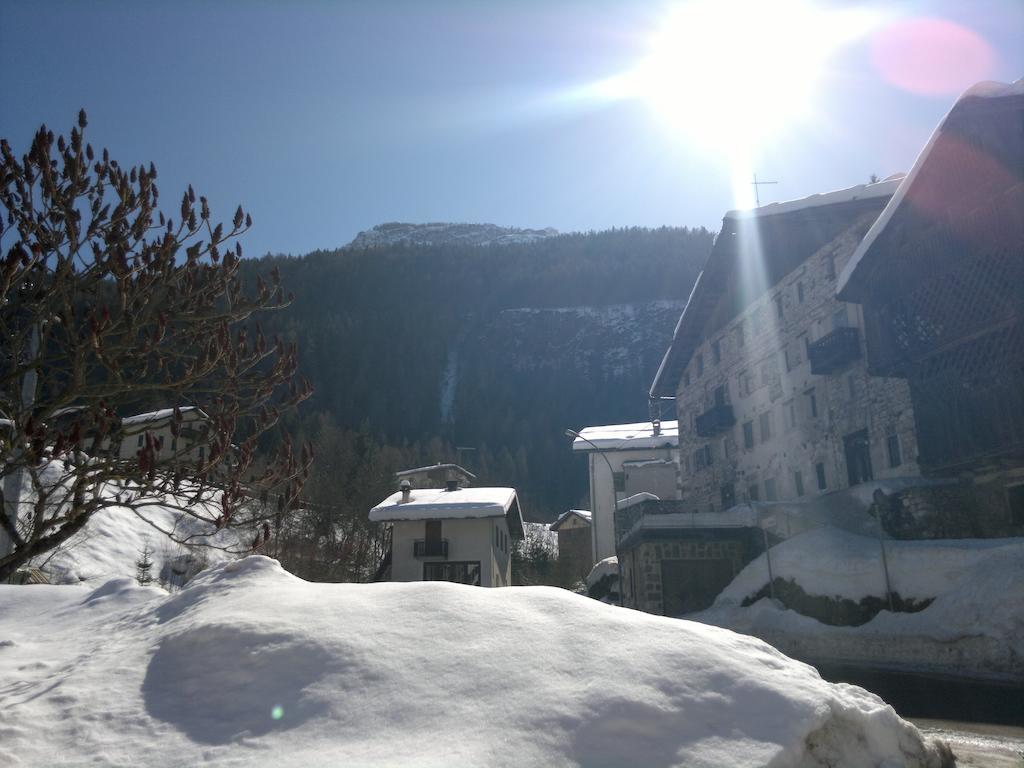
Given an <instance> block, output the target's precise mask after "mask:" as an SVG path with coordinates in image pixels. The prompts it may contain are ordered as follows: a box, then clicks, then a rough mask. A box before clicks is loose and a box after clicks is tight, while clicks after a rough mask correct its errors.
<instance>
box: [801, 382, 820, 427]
mask: <svg viewBox="0 0 1024 768" xmlns="http://www.w3.org/2000/svg"><path fill="white" fill-rule="evenodd" d="M804 395H805V396H806V397H807V409H808V412H809V413H810V414H811V418H812V419H816V418H818V395H817V394H816V393H815V391H814V388H813V387H812V388H811V389H808V390H807V391H806V392H804Z"/></svg>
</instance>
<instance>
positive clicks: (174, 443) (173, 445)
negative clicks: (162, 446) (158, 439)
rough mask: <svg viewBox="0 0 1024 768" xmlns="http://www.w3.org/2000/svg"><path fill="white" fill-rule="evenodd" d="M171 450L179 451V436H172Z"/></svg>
mask: <svg viewBox="0 0 1024 768" xmlns="http://www.w3.org/2000/svg"><path fill="white" fill-rule="evenodd" d="M171 450H172V451H173V452H174V453H177V452H178V438H176V437H172V438H171Z"/></svg>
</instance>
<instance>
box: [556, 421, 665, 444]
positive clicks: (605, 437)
mask: <svg viewBox="0 0 1024 768" xmlns="http://www.w3.org/2000/svg"><path fill="white" fill-rule="evenodd" d="M677 445H679V422H677V421H663V422H661V430H660V434H657V435H655V434H654V424H653V423H652V422H650V421H641V422H638V423H635V424H606V425H604V426H597V427H584V428H583V429H581V430H580V433H579V437H577V438H576V439H575V440H573V441H572V449H573V450H574V451H594V450H601V451H632V450H637V449H644V448H647V449H650V448H675V447H676V446H677Z"/></svg>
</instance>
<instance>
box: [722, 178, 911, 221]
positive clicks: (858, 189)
mask: <svg viewBox="0 0 1024 768" xmlns="http://www.w3.org/2000/svg"><path fill="white" fill-rule="evenodd" d="M902 180H903V174H898V173H895V174H892V175H891V176H889V177H887V178H886V179H884V180H883V181H877V182H875V183H873V184H855V185H854V186H852V187H846V188H844V189H836V190H833V191H831V192H817V193H815V194H813V195H808V196H807V197H801V198H797V199H794V200H784V201H782V202H778V203H768V204H767V205H762V206H760V207H758V208H749V209H746V210H732V211H726V213H725V218H727V219H750V218H760V217H762V216H775V215H777V214H780V213H792V212H793V211H799V210H802V209H804V208H819V207H821V206H824V205H836V204H839V203H848V202H852V201H854V200H870V199H873V198H876V197H885V196H886V195H891V194H893V193H894V192H895V191H896V189H897V188H898V187H899V185H900V182H901V181H902Z"/></svg>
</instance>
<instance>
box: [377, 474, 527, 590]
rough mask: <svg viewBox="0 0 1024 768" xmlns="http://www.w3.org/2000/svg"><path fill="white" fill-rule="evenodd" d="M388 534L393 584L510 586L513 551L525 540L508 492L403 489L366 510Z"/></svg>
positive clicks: (511, 491) (511, 493) (516, 501)
mask: <svg viewBox="0 0 1024 768" xmlns="http://www.w3.org/2000/svg"><path fill="white" fill-rule="evenodd" d="M370 520H371V521H373V522H382V523H389V524H390V528H391V555H390V573H391V579H390V580H391V581H452V582H456V583H459V584H470V585H473V586H482V587H507V586H509V585H510V584H511V583H512V555H511V552H512V545H513V542H514V541H517V540H522V538H523V533H524V532H523V519H522V514H521V512H520V509H519V499H518V497H517V495H516V492H515V490H514V489H512V488H459V487H458V484H457V482H456V481H451V483H450V484H449V485H448V487H446V488H417V489H412V488H404V489H403V490H401V491H399V492H397V493H394V494H392V495H391V496H389V497H388V498H386V499H384V500H383V501H382V502H381V503H380V504H378V505H377V506H375V507H374V508H373V509H372V510H370Z"/></svg>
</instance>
